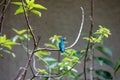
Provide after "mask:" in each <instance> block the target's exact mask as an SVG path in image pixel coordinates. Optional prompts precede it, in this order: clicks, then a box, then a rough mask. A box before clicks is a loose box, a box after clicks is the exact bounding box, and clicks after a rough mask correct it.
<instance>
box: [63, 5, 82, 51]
mask: <svg viewBox="0 0 120 80" xmlns="http://www.w3.org/2000/svg"><path fill="white" fill-rule="evenodd" d="M80 8H81V10H82V22H81V25H80V30H79V33H78V36H77V38H76V39H75V41H74V42H73V44H71V45H70V46H69V47H66V48H65V49H69V48H72V47H73V46H75V45H76V43H77V42H78V40H79V38H80V35H81V32H82V28H83V23H84V9H83V7H80Z"/></svg>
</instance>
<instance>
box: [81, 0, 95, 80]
mask: <svg viewBox="0 0 120 80" xmlns="http://www.w3.org/2000/svg"><path fill="white" fill-rule="evenodd" d="M93 2H94V0H91V14H90V22H91V26H90V31H89V38H90V37H91V36H92V31H93V26H94V22H93V9H94V3H93ZM90 45H91V43H90V41H88V44H87V48H86V51H85V58H84V69H83V70H84V80H87V77H86V59H87V55H88V51H89V48H90ZM91 47H92V46H91ZM91 58H92V62H93V54H92V56H91ZM92 64H93V63H92ZM91 68H92V69H93V66H92V67H91ZM90 76H93V71H92V70H91V72H90ZM91 80H93V77H92V78H91Z"/></svg>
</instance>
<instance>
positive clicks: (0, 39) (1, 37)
mask: <svg viewBox="0 0 120 80" xmlns="http://www.w3.org/2000/svg"><path fill="white" fill-rule="evenodd" d="M5 41H6V35H4V36H0V44H2V43H4V42H5Z"/></svg>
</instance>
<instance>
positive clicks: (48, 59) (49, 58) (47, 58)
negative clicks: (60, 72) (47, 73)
mask: <svg viewBox="0 0 120 80" xmlns="http://www.w3.org/2000/svg"><path fill="white" fill-rule="evenodd" d="M44 60H45V61H47V62H49V61H56V59H54V58H51V57H45V58H44Z"/></svg>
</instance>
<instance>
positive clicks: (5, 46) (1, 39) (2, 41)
mask: <svg viewBox="0 0 120 80" xmlns="http://www.w3.org/2000/svg"><path fill="white" fill-rule="evenodd" d="M13 45H18V43H16V42H14V41H12V40H11V39H7V37H6V35H3V36H0V46H1V48H0V51H1V52H2V51H3V52H4V53H7V54H9V55H10V56H12V57H15V54H14V53H13V52H12V51H11V50H12V47H13ZM3 52H2V53H3ZM2 53H0V58H3V54H2Z"/></svg>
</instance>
